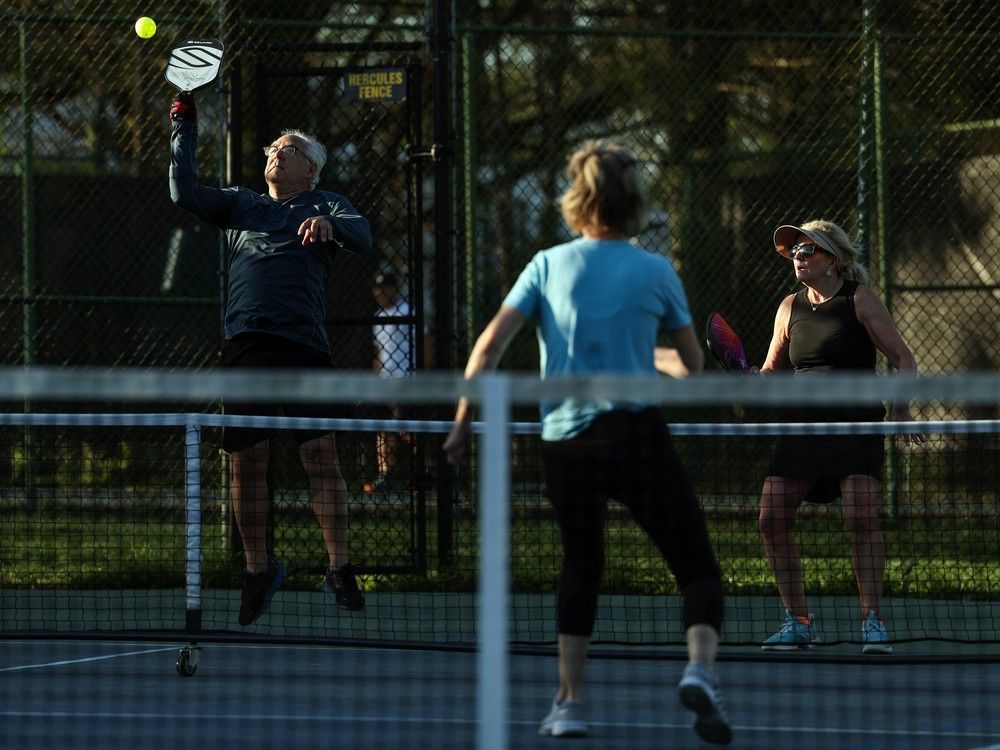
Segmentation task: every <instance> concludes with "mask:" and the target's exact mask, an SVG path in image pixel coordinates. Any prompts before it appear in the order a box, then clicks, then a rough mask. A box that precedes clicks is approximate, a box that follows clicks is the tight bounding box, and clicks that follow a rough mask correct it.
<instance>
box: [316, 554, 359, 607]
mask: <svg viewBox="0 0 1000 750" xmlns="http://www.w3.org/2000/svg"><path fill="white" fill-rule="evenodd" d="M323 591H325V592H326V593H328V594H330V595H331V596H333V598H334V599H335V600H336V602H337V604H338V605H339V606H341V607H343V608H344V609H349V610H350V611H351V612H357V611H358V610H360V609H363V608H364V606H365V597H364V595H363V594H362V593H361V590H360V589H359V588H358V581H357V578H355V577H354V567H353V566H352V565H351V564H350V563H345V564H344V565H341V566H340V567H339V568H331V569H330V570H328V571H327V573H326V578H324V579H323Z"/></svg>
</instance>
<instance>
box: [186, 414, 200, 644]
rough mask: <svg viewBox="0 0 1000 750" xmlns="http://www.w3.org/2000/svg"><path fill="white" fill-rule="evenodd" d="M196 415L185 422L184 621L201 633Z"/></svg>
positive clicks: (197, 429)
mask: <svg viewBox="0 0 1000 750" xmlns="http://www.w3.org/2000/svg"><path fill="white" fill-rule="evenodd" d="M197 417H198V415H197V414H188V415H187V419H186V420H185V423H184V522H185V523H184V536H185V540H184V541H185V544H184V548H185V556H184V582H185V586H184V621H185V631H186V632H187V633H188V634H193V633H197V632H198V631H200V630H201V426H200V425H199V424H198V420H197Z"/></svg>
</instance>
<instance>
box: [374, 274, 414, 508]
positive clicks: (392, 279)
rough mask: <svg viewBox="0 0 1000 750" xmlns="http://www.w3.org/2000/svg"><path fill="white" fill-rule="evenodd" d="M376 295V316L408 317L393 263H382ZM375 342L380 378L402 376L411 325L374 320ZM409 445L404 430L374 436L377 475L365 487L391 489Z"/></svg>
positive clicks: (409, 360)
mask: <svg viewBox="0 0 1000 750" xmlns="http://www.w3.org/2000/svg"><path fill="white" fill-rule="evenodd" d="M372 296H373V297H374V298H375V305H376V308H377V309H376V311H375V315H376V316H377V317H379V318H406V317H409V316H410V303H409V302H408V301H407V300H406V297H405V296H404V295H403V284H402V279H401V276H400V273H399V271H398V270H396V268H395V267H394V266H392V265H391V264H389V263H384V264H383V265H382V266H381V267H380V268H379V269H378V271H377V272H376V274H375V278H374V280H373V285H372ZM372 338H373V340H374V342H375V359H374V364H373V369H374V371H375V372H376V373H378V375H379V376H380V377H383V378H402V377H406V376H407V375H409V374H410V372H411V370H412V368H413V326H412V325H410V324H408V323H399V322H377V323H375V325H373V326H372ZM392 417H393V419H400V418H401V417H402V413H401V411H400V409H399V406H397V405H395V404H394V405H393V406H392ZM409 445H410V436H409V435H408V434H407V433H405V432H379V433H376V435H375V455H376V460H377V462H378V476H377V477H376V478H375V481H373V482H372V483H371V485H370V486H369V487H366V490H368V491H369V492H380V491H388V490H389V489H390V488H391V482H392V480H393V474H394V473H395V471H396V468H397V467H396V465H395V464H396V463H397V461H399V460H400V458H401V457H402V455H403V449H404V447H406V446H409Z"/></svg>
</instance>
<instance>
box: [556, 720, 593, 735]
mask: <svg viewBox="0 0 1000 750" xmlns="http://www.w3.org/2000/svg"><path fill="white" fill-rule="evenodd" d="M548 736H550V737H586V736H587V725H586V724H584V723H583V722H582V721H556V722H553V724H552V729H551V730H550V731H549V735H548Z"/></svg>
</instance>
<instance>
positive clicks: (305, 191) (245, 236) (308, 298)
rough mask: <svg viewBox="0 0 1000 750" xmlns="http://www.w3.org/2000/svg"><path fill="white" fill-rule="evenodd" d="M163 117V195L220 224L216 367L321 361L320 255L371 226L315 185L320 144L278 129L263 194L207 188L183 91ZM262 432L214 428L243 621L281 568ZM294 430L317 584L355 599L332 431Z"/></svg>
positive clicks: (324, 355)
mask: <svg viewBox="0 0 1000 750" xmlns="http://www.w3.org/2000/svg"><path fill="white" fill-rule="evenodd" d="M170 121H171V133H170V157H171V159H170V196H171V198H172V199H173V201H174V203H175V204H177V206H179V207H180V208H182V209H184V210H186V211H189V212H191V213H192V214H194V215H195V216H197V217H198V218H199V219H201V220H202V221H205V222H207V223H209V224H212V225H214V226H217V227H219V228H221V229H223V230H224V231H225V237H226V243H227V245H228V255H229V286H228V294H227V300H226V311H225V332H224V337H225V341H224V343H223V348H222V367H223V368H225V369H237V368H255V369H257V368H268V367H274V368H329V367H332V366H333V363H332V360H331V355H330V342H329V340H328V338H327V333H326V289H327V276H328V275H329V272H330V265H331V263H332V261H333V257H334V255H335V254H336V253H338V252H340V251H345V252H348V253H352V254H360V253H365V252H368V251H369V250H370V249H371V246H372V237H371V230H370V228H369V226H368V221H367V220H366V219H365V218H364V217H363V216H361V215H360V214H359V213H358V212H357V211H355V209H354V207H353V206H352V205H351V203H350V202H349V201H348V200H347V199H346V198H344V197H343V196H341V195H337V194H336V193H331V192H329V191H326V190H319V189H317V188H316V185H317V183H318V181H319V174H320V172H321V171H322V169H323V165H324V164H325V163H326V157H327V152H326V148H325V147H324V146H323V144H322V143H320V142H319V141H317V140H316V139H315V138H313V137H311V136H309V135H307V134H305V133H303V132H301V131H299V130H285V131H283V132H282V133H281V135H279V136H278V137H277V138H276V139H275V140H274V141H273V142H272V143H271V144H269V145H267V146H265V147H264V154H265V156H266V157H267V160H266V162H265V164H264V179H265V181H266V183H267V188H268V192H267V193H266V194H259V193H256V192H254V191H252V190H249V189H247V188H243V187H229V188H224V189H219V188H215V187H211V186H208V185H203V184H201V183H200V182H199V180H198V172H197V168H196V156H197V146H198V115H197V109H196V106H195V100H194V97H193V96H192V95H191V94H190V93H189V92H181V93H179V94H178V95H177V97H176V98H175V99H174V101H173V104H172V105H171V107H170ZM239 402H240V398H239V395H238V394H235V395H234V396H233V398H232V399H227V406H229V407H231V408H230V409H229V411H230V412H231V413H236V414H256V415H269V414H278V413H279V412H281V411H283V412H284V413H285V414H287V415H288V416H308V417H332V416H342V415H341V414H338V413H334V412H329V411H328V412H327V413H324V409H323V407H322V406H316V405H311V406H310V405H303V404H283V405H282V404H273V403H268V404H259V403H256V404H247V403H245V402H244V403H242V404H241V403H239ZM271 437H273V434H271V433H269V432H266V431H264V432H262V431H261V430H254V429H226V430H225V433H224V436H223V447H224V448H225V450H227V451H228V452H229V453H230V454H231V457H232V461H231V465H232V477H231V482H232V503H233V513H234V515H235V517H236V523H237V525H238V527H239V531H240V537H241V539H242V542H243V548H244V553H245V558H246V568H245V572H244V574H243V592H242V597H241V601H240V613H239V623H240V625H243V626H246V625H249V624H251V623H253V622H254V621H255V620H257V618H258V617H260V615H261V614H262V613H263V612H264V611H265V610H266V609H267V607H268V605H269V604H270V602H271V598H272V597H273V596H274V593H275V592H276V591H277V590H278V588H280V587H281V585H282V583H283V582H284V580H285V577H286V569H285V566H284V565H283V564H281V563H280V562H279V561H277V560H276V559H274V558H273V557H271V556H270V555H269V553H268V549H267V518H268V511H269V493H268V486H267V467H268V461H269V459H270V438H271ZM294 437H295V439H296V441H297V442H298V444H299V456H300V459H301V461H302V465H303V467H304V468H305V471H306V473H307V474H308V476H309V490H310V498H311V502H312V508H313V512H314V513H315V515H316V518H317V520H318V521H319V525H320V528H321V529H322V533H323V542H324V544H325V546H326V550H327V557H328V565H329V568H328V571H327V574H326V575H325V577H324V579H323V589H324V591H326V592H327V593H328V594H330V596H331V597H332V598H333V599H334V600H335V601H336V603H337V604H338V605H340V606H341V607H344V608H346V609H349V610H359V609H361V608H362V607H363V606H364V596H363V595H362V594H361V592H360V590H359V588H358V585H357V580H356V577H355V573H354V568H353V566H352V565H351V564H350V563H349V561H348V559H347V486H346V484H345V482H344V477H343V474H342V473H341V470H340V462H339V460H338V457H337V444H336V439H335V436H334V435H333V434H332V433H329V432H323V431H306V430H300V431H297V432H296V433H295V435H294Z"/></svg>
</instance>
